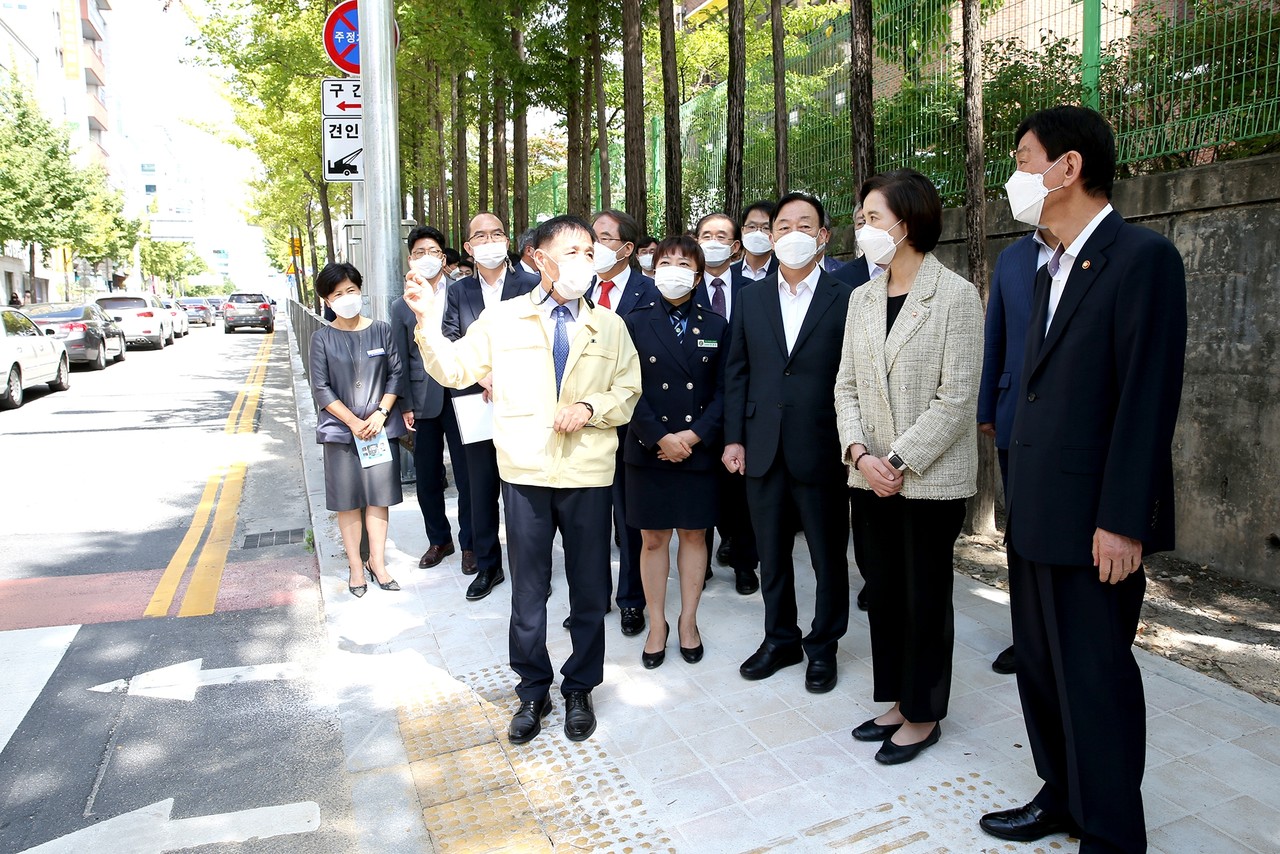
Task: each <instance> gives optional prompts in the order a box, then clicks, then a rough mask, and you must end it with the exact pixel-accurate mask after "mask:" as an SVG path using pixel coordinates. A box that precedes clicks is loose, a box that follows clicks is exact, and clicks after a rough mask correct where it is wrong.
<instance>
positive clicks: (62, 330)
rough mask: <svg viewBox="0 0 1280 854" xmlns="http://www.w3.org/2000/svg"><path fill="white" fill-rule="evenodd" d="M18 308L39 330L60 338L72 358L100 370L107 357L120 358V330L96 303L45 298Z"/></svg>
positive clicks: (121, 337) (121, 330) (121, 332)
mask: <svg viewBox="0 0 1280 854" xmlns="http://www.w3.org/2000/svg"><path fill="white" fill-rule="evenodd" d="M22 310H23V311H25V312H26V313H27V316H28V317H30V318H31V319H32V320H33V321H35V324H36V326H39V327H40V331H41V332H43V333H44V334H45V335H49V336H52V337H54V338H57V339H59V340H60V341H62V345H63V346H64V347H65V348H66V349H67V357H68V358H69V359H70V360H71V361H72V362H82V363H85V364H88V365H89V367H91V368H93V369H94V370H95V371H100V370H102V369H103V368H105V367H106V366H107V361H108V360H110V361H114V362H118V361H120V360H121V359H123V358H124V355H125V353H124V351H125V334H124V330H123V329H122V328H121V327H120V324H118V323H116V322H115V321H114V320H112V319H111V316H110V315H108V314H107V313H106V312H104V311H103V310H102V309H101V308H99V307H98V306H97V305H94V304H92V303H90V304H89V305H81V304H79V303H72V302H45V303H36V304H34V305H28V306H24V307H23V309H22Z"/></svg>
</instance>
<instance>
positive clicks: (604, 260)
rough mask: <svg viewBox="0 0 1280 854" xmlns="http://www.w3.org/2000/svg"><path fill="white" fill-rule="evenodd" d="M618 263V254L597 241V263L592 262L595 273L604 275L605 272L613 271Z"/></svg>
mask: <svg viewBox="0 0 1280 854" xmlns="http://www.w3.org/2000/svg"><path fill="white" fill-rule="evenodd" d="M617 263H618V253H617V252H615V251H613V250H612V249H610V248H609V247H608V246H605V245H604V244H603V243H601V242H600V241H598V240H597V241H596V244H595V261H593V262H592V265H593V266H594V267H595V271H596V272H597V273H603V272H604V271H605V270H612V269H613V267H614V265H616V264H617Z"/></svg>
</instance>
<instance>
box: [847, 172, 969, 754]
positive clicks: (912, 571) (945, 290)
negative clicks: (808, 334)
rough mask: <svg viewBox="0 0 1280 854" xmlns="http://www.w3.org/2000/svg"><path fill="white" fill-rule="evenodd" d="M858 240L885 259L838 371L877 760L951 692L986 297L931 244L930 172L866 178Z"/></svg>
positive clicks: (907, 744) (934, 217)
mask: <svg viewBox="0 0 1280 854" xmlns="http://www.w3.org/2000/svg"><path fill="white" fill-rule="evenodd" d="M859 195H860V198H861V199H862V210H863V213H864V214H865V216H866V218H867V225H866V226H865V227H864V228H862V229H860V230H859V232H858V243H859V245H860V246H861V247H862V249H863V251H864V252H865V253H866V254H867V256H868V258H869V259H870V260H871V261H872V262H873V263H875V264H878V265H879V266H881V267H886V268H887V269H886V270H885V272H884V273H882V274H881V275H879V276H877V277H876V278H874V279H872V280H871V281H870V282H868V283H867V284H866V285H865V286H864V287H861V288H858V289H857V290H856V291H854V292H853V296H852V297H850V299H849V313H848V319H847V320H846V322H845V332H844V352H843V356H842V358H841V364H840V372H839V374H838V376H837V378H836V389H835V399H836V415H837V421H838V424H839V428H840V439H841V447H843V448H844V449H845V458H844V459H845V463H846V464H847V465H848V467H849V485H850V486H851V487H853V489H852V507H853V538H854V545H855V554H856V555H857V558H858V561H859V563H863V562H865V563H866V566H865V567H861V568H862V569H864V570H865V571H866V575H867V588H868V590H867V592H868V598H869V600H870V601H869V607H868V617H869V620H870V623H871V652H872V658H873V662H872V665H873V666H872V669H873V673H874V680H875V689H874V690H875V700H876V701H877V702H885V703H893V708H891V709H889V710H888V711H887V712H885V713H884V714H882V715H880V716H878V717H876V718H873V719H871V720H869V721H867V722H866V723H864V724H862V725H861V726H859V727H858V728H857V729H855V730H854V731H853V737H854V738H856V739H858V740H859V741H875V742H881V747H880V750H879V752H878V753H877V754H876V760H877V761H879V762H882V763H884V764H889V765H892V764H897V763H900V762H907V761H910V760H911V759H914V758H915V757H916V756H917V755H919V753H920V752H921V751H922V750H924V749H925V748H927V747H929V746H930V745H932V744H934V743H936V742H937V740H938V738H939V736H940V735H941V733H942V728H941V725H940V723H939V722H940V721H941V720H942V718H944V717H946V714H947V702H948V700H949V698H950V692H951V650H952V644H953V640H954V634H955V632H954V625H953V614H952V605H951V588H952V557H953V551H954V548H955V541H956V537H957V536H959V534H960V526H961V524H962V523H963V521H964V514H965V499H966V498H968V497H969V496H970V495H973V494H974V492H976V491H977V473H978V452H977V426H976V424H977V422H976V413H977V400H978V385H979V380H980V377H981V373H982V301H981V300H980V299H979V297H978V291H977V289H976V288H974V286H973V285H972V284H970V283H969V282H967V281H965V280H964V279H962V278H961V277H959V276H957V275H955V274H954V273H952V272H950V271H949V270H947V269H946V268H944V267H943V266H942V264H941V263H940V262H939V261H938V259H937V258H935V257H934V256H933V254H932V253H931V250H932V249H933V248H934V246H935V245H937V242H938V236H939V234H940V233H941V229H942V203H941V201H940V199H939V198H938V191H937V190H936V189H935V188H934V186H933V184H931V183H930V182H929V180H928V179H927V178H925V177H924V176H923V175H921V174H920V173H919V172H916V171H914V170H910V169H904V170H900V171H897V172H889V173H886V174H883V175H877V176H875V177H873V178H871V179H869V180H868V181H867V182H866V183H865V184H863V185H862V190H861V193H860V194H859Z"/></svg>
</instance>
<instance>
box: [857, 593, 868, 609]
mask: <svg viewBox="0 0 1280 854" xmlns="http://www.w3.org/2000/svg"><path fill="white" fill-rule="evenodd" d="M858 610H859V611H865V610H867V588H866V587H863V588H862V589H861V590H859V591H858Z"/></svg>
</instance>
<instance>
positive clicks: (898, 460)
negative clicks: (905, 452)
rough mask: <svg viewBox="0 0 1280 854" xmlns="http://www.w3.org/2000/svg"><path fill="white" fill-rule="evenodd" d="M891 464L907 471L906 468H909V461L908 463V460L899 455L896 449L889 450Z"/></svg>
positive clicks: (899, 469)
mask: <svg viewBox="0 0 1280 854" xmlns="http://www.w3.org/2000/svg"><path fill="white" fill-rule="evenodd" d="M889 465H891V466H893V467H894V468H896V469H897V470H898V471H906V470H907V463H906V461H905V460H903V459H902V457H900V456H898V454H897V452H896V451H890V452H889Z"/></svg>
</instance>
